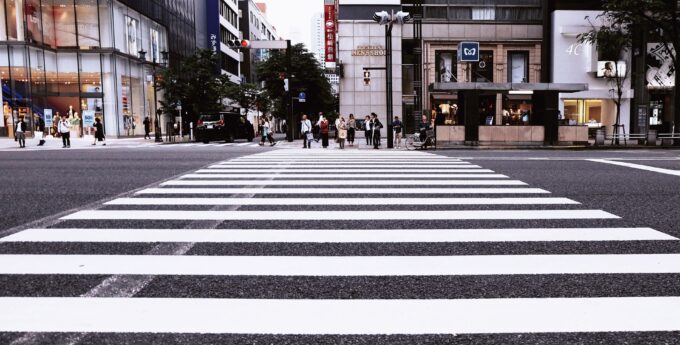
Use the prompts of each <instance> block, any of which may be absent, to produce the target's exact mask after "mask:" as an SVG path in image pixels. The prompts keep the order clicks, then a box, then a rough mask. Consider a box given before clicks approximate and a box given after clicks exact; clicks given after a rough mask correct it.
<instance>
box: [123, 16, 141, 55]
mask: <svg viewBox="0 0 680 345" xmlns="http://www.w3.org/2000/svg"><path fill="white" fill-rule="evenodd" d="M138 26H139V25H138V21H137V19H135V18H132V17H128V16H125V37H126V39H127V49H128V54H130V55H132V56H137V55H138V54H139V46H138V45H137V27H138Z"/></svg>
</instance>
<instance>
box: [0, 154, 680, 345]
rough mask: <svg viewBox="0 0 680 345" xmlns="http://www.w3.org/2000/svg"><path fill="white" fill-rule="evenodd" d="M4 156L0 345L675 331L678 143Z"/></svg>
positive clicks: (654, 335)
mask: <svg viewBox="0 0 680 345" xmlns="http://www.w3.org/2000/svg"><path fill="white" fill-rule="evenodd" d="M281 146H284V148H282V149H280V148H278V147H277V148H274V149H271V148H252V147H219V146H214V147H199V146H195V147H193V148H191V147H182V146H181V145H178V146H177V147H175V148H163V149H160V148H157V147H155V148H138V149H129V150H128V149H111V150H104V149H102V150H74V151H52V152H41V151H31V152H20V153H17V152H0V164H1V165H0V169H1V170H2V174H0V183H1V185H2V186H3V187H2V189H1V190H0V198H1V201H2V203H3V205H4V206H3V217H2V221H1V222H0V223H1V226H0V344H13V345H19V344H338V343H341V344H589V343H596V344H619V343H628V344H677V343H678V339H680V241H679V240H678V238H680V225H679V224H680V212H679V211H678V205H680V154H679V152H678V151H672V150H667V151H656V150H654V151H641V150H631V151H623V150H622V151H522V150H507V151H437V152H433V151H430V152H407V151H387V150H380V151H374V150H356V149H348V150H345V151H340V150H332V149H331V150H320V149H312V150H302V149H293V148H285V145H281Z"/></svg>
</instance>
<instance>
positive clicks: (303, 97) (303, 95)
mask: <svg viewBox="0 0 680 345" xmlns="http://www.w3.org/2000/svg"><path fill="white" fill-rule="evenodd" d="M306 97H307V95H306V94H305V93H304V92H300V94H299V95H298V98H299V99H305V98H306Z"/></svg>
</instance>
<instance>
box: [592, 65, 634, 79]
mask: <svg viewBox="0 0 680 345" xmlns="http://www.w3.org/2000/svg"><path fill="white" fill-rule="evenodd" d="M626 73H627V72H626V62H625V61H618V62H617V61H598V62H597V77H598V78H614V77H619V78H624V77H625V76H626Z"/></svg>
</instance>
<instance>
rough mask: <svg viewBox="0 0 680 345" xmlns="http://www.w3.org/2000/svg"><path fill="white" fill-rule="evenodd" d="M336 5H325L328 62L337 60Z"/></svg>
mask: <svg viewBox="0 0 680 345" xmlns="http://www.w3.org/2000/svg"><path fill="white" fill-rule="evenodd" d="M335 14H336V13H335V5H324V31H325V35H324V36H325V37H326V62H335V61H336V60H337V59H336V58H337V54H336V51H335V34H336V25H337V21H336V15H335Z"/></svg>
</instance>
